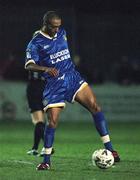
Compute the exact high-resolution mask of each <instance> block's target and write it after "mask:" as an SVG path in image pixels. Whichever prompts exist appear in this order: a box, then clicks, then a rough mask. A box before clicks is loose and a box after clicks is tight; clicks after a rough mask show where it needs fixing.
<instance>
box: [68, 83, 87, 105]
mask: <svg viewBox="0 0 140 180" xmlns="http://www.w3.org/2000/svg"><path fill="white" fill-rule="evenodd" d="M87 85H88V83H87V82H84V83H83V84H82V85H81V86H80V87H79V89H78V90H77V91H76V92H75V94H74V95H73V98H72V101H71V102H72V103H73V102H74V101H75V100H74V99H75V96H76V94H77V93H78V92H79V91H81V90H82V89H84V88H85V87H86V86H87Z"/></svg>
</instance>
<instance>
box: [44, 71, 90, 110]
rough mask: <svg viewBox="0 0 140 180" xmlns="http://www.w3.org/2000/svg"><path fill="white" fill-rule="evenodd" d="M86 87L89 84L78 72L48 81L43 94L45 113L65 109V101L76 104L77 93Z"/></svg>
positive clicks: (71, 72)
mask: <svg viewBox="0 0 140 180" xmlns="http://www.w3.org/2000/svg"><path fill="white" fill-rule="evenodd" d="M86 85H87V82H86V81H85V80H84V79H83V78H82V77H81V75H80V73H79V72H78V71H69V72H66V73H64V74H63V75H62V76H59V77H57V78H52V80H51V81H47V84H46V87H45V90H44V93H43V97H44V100H43V104H44V111H46V110H47V109H48V108H53V107H65V101H67V102H70V103H72V102H74V99H75V96H76V94H77V92H78V91H80V90H81V89H83V88H84V87H85V86H86Z"/></svg>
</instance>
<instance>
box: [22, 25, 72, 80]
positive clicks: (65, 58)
mask: <svg viewBox="0 0 140 180" xmlns="http://www.w3.org/2000/svg"><path fill="white" fill-rule="evenodd" d="M31 60H33V61H34V63H36V64H38V65H40V66H47V67H54V68H56V69H57V70H58V71H59V77H61V76H63V74H64V73H65V72H66V71H71V70H73V69H74V68H75V65H74V64H73V62H72V60H71V56H70V52H69V49H68V43H67V38H66V32H65V30H64V29H62V28H60V29H59V31H58V32H57V34H56V35H55V37H54V38H50V37H49V36H47V35H46V34H44V33H43V32H42V31H40V32H39V33H38V34H37V35H36V36H35V37H34V38H33V39H32V40H31V41H30V42H29V44H28V46H27V49H26V63H25V66H26V65H27V64H28V63H29V62H30V61H31ZM43 75H44V77H45V78H47V79H48V80H49V79H50V80H51V79H52V78H53V79H54V77H52V76H50V75H49V74H48V73H44V74H43Z"/></svg>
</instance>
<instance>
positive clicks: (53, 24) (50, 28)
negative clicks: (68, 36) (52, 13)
mask: <svg viewBox="0 0 140 180" xmlns="http://www.w3.org/2000/svg"><path fill="white" fill-rule="evenodd" d="M60 26H61V19H56V18H53V19H52V20H51V21H50V23H49V24H48V25H47V32H48V34H49V35H50V36H51V37H54V36H55V34H56V33H57V32H58V30H59V27H60Z"/></svg>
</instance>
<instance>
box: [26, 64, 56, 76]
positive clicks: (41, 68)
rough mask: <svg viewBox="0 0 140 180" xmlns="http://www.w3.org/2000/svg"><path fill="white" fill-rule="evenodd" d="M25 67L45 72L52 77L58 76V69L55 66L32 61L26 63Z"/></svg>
mask: <svg viewBox="0 0 140 180" xmlns="http://www.w3.org/2000/svg"><path fill="white" fill-rule="evenodd" d="M25 69H26V70H29V71H35V72H45V73H48V74H49V75H51V76H54V77H56V76H58V74H59V72H58V70H57V69H55V68H50V67H45V66H39V65H37V64H35V63H33V62H30V63H28V64H26V65H25Z"/></svg>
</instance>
